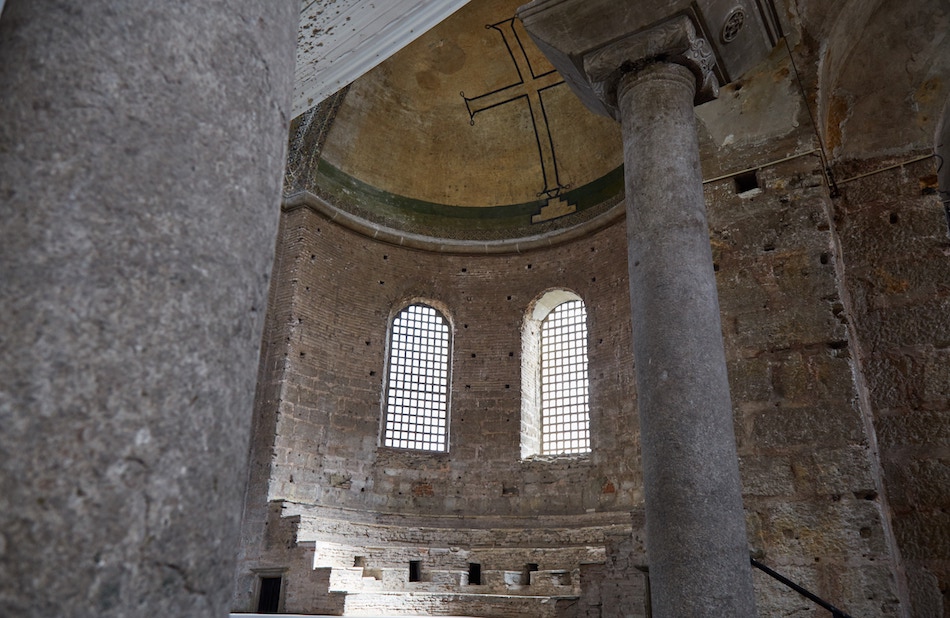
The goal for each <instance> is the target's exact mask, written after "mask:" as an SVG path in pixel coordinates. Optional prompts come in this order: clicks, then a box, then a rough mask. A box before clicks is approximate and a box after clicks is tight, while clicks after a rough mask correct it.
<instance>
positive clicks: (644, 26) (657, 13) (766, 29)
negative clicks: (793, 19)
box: [517, 0, 781, 118]
mask: <svg viewBox="0 0 950 618" xmlns="http://www.w3.org/2000/svg"><path fill="white" fill-rule="evenodd" d="M765 4H769V3H763V2H759V1H757V0H636V2H632V1H628V2H618V1H617V0H531V1H530V2H528V3H527V4H525V5H523V6H522V7H520V8H519V9H518V13H517V14H518V18H519V19H520V20H521V22H522V23H523V24H524V27H525V30H527V32H528V34H529V35H530V36H531V39H532V40H533V41H534V42H535V44H536V45H537V46H538V49H540V50H541V52H542V53H543V54H544V55H545V56H546V57H547V58H548V60H550V62H551V64H553V65H554V68H556V69H557V71H558V73H560V74H561V77H563V78H564V81H565V82H566V83H567V84H568V85H569V86H570V87H571V89H572V90H573V91H574V93H575V94H576V95H577V97H578V98H579V99H580V100H581V101H582V102H583V103H584V105H586V106H587V107H588V108H589V109H591V110H592V111H594V112H596V113H598V114H603V115H605V116H611V117H613V118H617V114H618V112H617V107H616V101H615V99H616V84H617V82H618V81H619V78H620V76H621V75H624V74H626V73H629V72H630V71H636V70H638V69H639V68H641V67H643V66H646V65H648V64H652V63H655V62H673V63H676V64H680V65H682V66H685V67H687V68H689V69H690V71H692V73H693V74H694V75H695V76H696V82H697V84H696V93H697V96H696V99H695V103H696V104H700V103H704V102H706V101H708V100H710V99H713V98H715V96H716V88H717V85H718V84H726V83H729V82H730V81H732V80H734V79H736V78H737V77H739V76H740V75H742V74H743V73H745V72H746V71H748V70H749V69H751V68H752V67H753V66H755V65H756V64H758V63H759V62H761V61H762V60H763V59H765V58H766V57H767V56H768V54H769V52H770V51H771V49H772V47H773V46H774V45H775V42H776V41H777V40H778V37H779V36H780V34H781V33H780V31H779V29H778V28H777V25H776V24H777V22H776V20H775V16H774V14H773V13H774V12H773V11H771V10H770V9H768V10H767V8H766V7H765V6H764V5H765Z"/></svg>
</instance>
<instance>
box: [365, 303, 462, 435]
mask: <svg viewBox="0 0 950 618" xmlns="http://www.w3.org/2000/svg"><path fill="white" fill-rule="evenodd" d="M450 354H451V336H450V332H449V324H448V321H447V320H446V319H445V317H444V316H443V315H442V314H441V313H439V312H438V311H437V310H436V309H434V308H432V307H430V306H429V305H424V304H421V303H417V304H413V305H409V306H408V307H406V308H405V309H403V310H402V311H400V312H399V313H398V314H396V317H395V318H394V319H393V322H392V328H391V330H390V336H389V363H388V372H387V376H386V395H385V406H384V407H385V413H384V419H385V422H384V427H383V440H382V442H383V446H390V447H394V448H407V449H418V450H423V451H446V450H448V443H449V441H448V433H449V426H448V416H449V384H450V381H449V366H450V363H449V358H450Z"/></svg>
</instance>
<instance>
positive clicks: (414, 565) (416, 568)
mask: <svg viewBox="0 0 950 618" xmlns="http://www.w3.org/2000/svg"><path fill="white" fill-rule="evenodd" d="M409 581H411V582H419V581H422V562H421V561H419V560H410V561H409Z"/></svg>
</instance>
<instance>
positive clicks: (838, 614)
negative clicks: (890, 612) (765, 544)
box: [749, 558, 852, 618]
mask: <svg viewBox="0 0 950 618" xmlns="http://www.w3.org/2000/svg"><path fill="white" fill-rule="evenodd" d="M749 560H751V561H752V566H754V567H755V568H757V569H759V570H760V571H762V572H763V573H765V574H766V575H770V576H771V577H773V578H775V579H777V580H778V581H780V582H782V583H783V584H785V585H786V586H788V587H789V588H791V589H792V590H794V591H795V592H797V593H798V594H800V595H802V596H803V597H805V598H806V599H808V600H810V601H812V602H814V603H817V604H818V605H820V606H821V607H823V608H825V609H827V610H828V611H829V612H831V615H832V616H834V617H835V618H852V617H851V616H849V615H848V614H846V613H845V612H843V611H841V610H840V609H838V608H837V607H835V606H834V605H832V604H831V603H829V602H828V601H825V600H824V599H822V598H820V597H818V596H816V595H814V594H812V593H811V592H809V591H807V590H805V589H804V588H802V587H801V586H799V585H798V584H796V583H795V582H793V581H792V580H790V579H788V578H787V577H785V576H783V575H781V574H780V573H776V572H775V571H773V570H772V569H770V568H769V567H767V566H765V565H764V564H762V563H761V562H759V561H758V560H756V559H755V558H749Z"/></svg>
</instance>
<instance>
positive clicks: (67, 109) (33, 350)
mask: <svg viewBox="0 0 950 618" xmlns="http://www.w3.org/2000/svg"><path fill="white" fill-rule="evenodd" d="M298 8H299V5H298V4H297V3H294V2H292V1H291V0H268V1H266V2H260V1H257V0H229V1H227V2H224V1H214V2H192V1H190V0H189V1H185V0H162V1H161V2H150V1H145V0H133V1H130V2H116V1H114V0H111V1H110V0H83V1H82V2H73V1H67V0H9V1H8V2H7V3H6V6H5V8H4V11H3V18H2V19H0V59H2V60H0V221H2V225H0V282H2V294H0V615H2V616H11V617H12V616H17V617H20V618H22V617H33V616H35V617H37V618H39V617H42V618H50V617H53V616H56V617H85V616H89V617H93V616H95V617H96V618H104V617H118V616H122V617H136V616H147V617H150V618H154V617H157V616H176V617H186V616H187V617H189V618H192V617H204V616H223V615H225V614H226V613H227V603H228V599H229V596H230V592H231V583H230V580H231V577H232V575H233V559H234V554H235V550H236V547H235V544H236V543H237V542H238V534H237V532H238V525H239V522H240V516H241V503H242V500H241V498H242V493H243V487H244V480H245V472H244V471H245V460H246V456H247V441H248V432H249V426H250V415H251V401H252V395H253V391H254V379H255V369H256V365H257V359H258V345H259V340H260V334H261V323H262V314H263V309H264V302H265V294H266V289H267V278H268V275H269V273H270V267H271V260H272V256H273V252H274V240H275V233H276V228H277V217H278V200H279V195H280V180H281V170H282V168H283V164H284V150H285V145H286V135H287V133H286V132H287V121H288V118H287V110H288V109H289V100H290V88H291V83H292V74H293V63H294V58H293V55H294V54H293V48H294V40H295V30H296V12H297V10H298Z"/></svg>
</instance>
